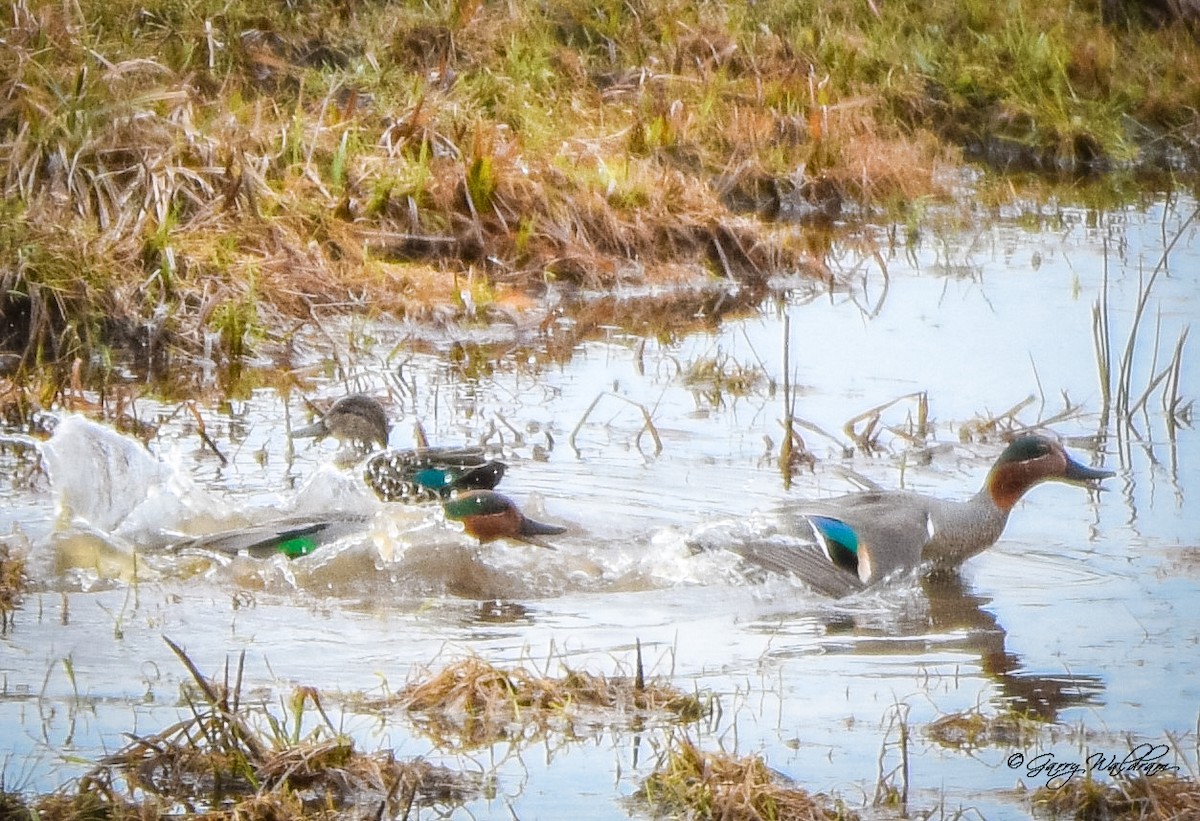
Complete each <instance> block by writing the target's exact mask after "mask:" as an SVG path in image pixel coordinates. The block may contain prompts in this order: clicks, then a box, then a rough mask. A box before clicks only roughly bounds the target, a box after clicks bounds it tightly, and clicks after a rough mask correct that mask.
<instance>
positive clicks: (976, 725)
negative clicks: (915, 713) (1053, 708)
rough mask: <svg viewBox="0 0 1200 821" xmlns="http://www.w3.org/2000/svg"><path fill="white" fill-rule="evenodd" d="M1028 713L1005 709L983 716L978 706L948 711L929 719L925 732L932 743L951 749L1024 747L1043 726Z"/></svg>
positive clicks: (1035, 736)
mask: <svg viewBox="0 0 1200 821" xmlns="http://www.w3.org/2000/svg"><path fill="white" fill-rule="evenodd" d="M1046 726H1047V725H1046V723H1045V722H1043V721H1039V720H1038V719H1036V718H1033V717H1031V716H1028V715H1025V714H1022V713H1015V712H1006V713H999V714H997V715H994V716H988V715H984V714H983V712H982V711H980V710H978V709H972V710H964V711H963V712H959V713H950V714H949V715H944V716H941V717H939V718H937V719H935V720H933V721H931V722H930V723H929V724H928V726H926V728H925V733H926V735H928V736H929V737H930V738H931V739H933V740H934V741H935V742H936V743H938V744H940V745H941V746H943V747H947V748H950V749H954V750H976V749H979V748H980V747H1028V746H1029V745H1030V744H1031V743H1032V742H1033V741H1034V740H1036V739H1037V738H1038V737H1039V736H1040V735H1041V733H1042V732H1043V731H1044V730H1045V729H1046Z"/></svg>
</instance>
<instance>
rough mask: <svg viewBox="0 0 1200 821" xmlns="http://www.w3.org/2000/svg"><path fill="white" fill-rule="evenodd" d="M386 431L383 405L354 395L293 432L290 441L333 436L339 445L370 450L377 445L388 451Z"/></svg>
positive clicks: (385, 414) (386, 424)
mask: <svg viewBox="0 0 1200 821" xmlns="http://www.w3.org/2000/svg"><path fill="white" fill-rule="evenodd" d="M389 431H390V428H389V426H388V420H387V412H386V411H384V409H383V405H381V404H379V401H378V400H376V399H373V398H372V397H370V396H366V395H365V394H361V393H355V394H351V395H350V396H343V397H342V398H341V399H339V400H338V401H336V402H334V403H333V405H332V406H331V407H330V408H329V410H328V411H326V412H325V415H324V416H322V417H321V418H320V419H318V420H317V421H316V422H313V423H312V424H311V425H308V426H306V427H303V428H298V429H296V430H294V431H292V438H293V439H303V438H305V437H308V436H315V437H317V438H318V439H319V438H322V437H325V436H332V437H334V438H335V439H337V440H338V441H339V442H349V443H351V444H355V445H359V446H362V447H363V448H364V449H367V450H369V449H370V447H371V445H373V444H374V443H376V442H378V443H379V445H380V447H387V441H388V433H389Z"/></svg>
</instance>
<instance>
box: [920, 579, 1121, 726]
mask: <svg viewBox="0 0 1200 821" xmlns="http://www.w3.org/2000/svg"><path fill="white" fill-rule="evenodd" d="M921 589H922V590H923V591H924V593H925V596H926V598H927V599H928V601H929V626H930V627H932V628H933V629H934V630H935V631H936V632H951V631H965V633H966V635H965V637H964V642H963V643H964V646H965V648H966V649H968V650H970V651H971V652H973V653H976V654H978V656H979V660H980V665H981V668H982V670H983V673H984V674H985V675H986V676H987V677H988V678H990V679H992V680H993V681H995V682H996V684H997V686H998V687H999V689H1000V694H999V699H998V700H999V701H1001V702H1003V707H1006V708H1008V709H1011V710H1014V711H1016V712H1018V713H1028V714H1031V715H1033V716H1036V717H1037V718H1039V719H1042V720H1044V721H1055V720H1057V718H1058V714H1059V712H1060V711H1062V710H1064V709H1066V708H1068V707H1078V706H1082V705H1085V704H1086V705H1098V704H1099V703H1100V702H1099V695H1100V694H1101V693H1102V692H1103V691H1104V682H1103V679H1101V678H1100V677H1099V676H1095V675H1089V674H1069V675H1042V674H1038V673H1031V672H1022V666H1023V665H1022V662H1021V659H1020V657H1018V656H1016V655H1014V654H1013V653H1010V652H1008V650H1007V649H1006V648H1005V643H1004V642H1005V637H1006V636H1007V633H1006V632H1005V630H1004V628H1003V627H1002V626H1001V625H1000V623H999V622H997V621H996V617H995V616H993V615H992V614H991V613H990V612H988V611H987V610H986V609H985V605H987V604H988V603H989V602H990V599H986V598H982V597H980V596H976V595H974V594H973V593H971V592H970V591H969V590H967V587H966V585H965V584H964V582H963V580H962V577H961V576H960V575H959V574H958V573H957V572H946V573H934V574H931V575H929V576H926V577H925V578H923V579H922V580H921Z"/></svg>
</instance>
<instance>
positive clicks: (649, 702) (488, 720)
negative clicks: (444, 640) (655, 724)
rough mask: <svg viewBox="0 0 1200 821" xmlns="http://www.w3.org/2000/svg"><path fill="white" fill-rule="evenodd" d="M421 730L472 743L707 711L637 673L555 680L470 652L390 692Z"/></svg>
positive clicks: (453, 742)
mask: <svg viewBox="0 0 1200 821" xmlns="http://www.w3.org/2000/svg"><path fill="white" fill-rule="evenodd" d="M397 701H398V702H399V703H401V704H403V705H404V706H405V707H406V708H407V709H408V710H409V712H410V713H411V714H412V715H413V718H414V720H415V722H416V723H417V725H418V726H419V727H420V728H421V729H422V731H423V732H424V733H425V734H426V735H427V736H429V737H430V738H431V739H433V740H434V741H435V742H436V743H438V744H439V745H441V746H444V747H448V748H465V749H469V748H474V747H480V746H486V745H489V744H493V743H495V742H497V741H500V740H502V739H512V738H522V737H527V736H531V735H540V734H544V733H546V732H549V731H552V730H558V731H563V732H568V733H569V732H571V731H572V730H573V729H574V726H575V724H576V722H584V723H588V722H591V723H595V724H601V725H604V726H611V725H613V724H614V723H631V722H644V721H646V720H647V719H650V718H653V717H654V716H656V715H657V716H660V717H666V718H667V720H669V721H672V722H690V721H695V720H697V719H699V718H701V717H702V716H704V715H706V714H707V713H708V710H709V704H708V702H707V700H706V699H705V698H704V697H702V696H701V695H699V694H687V693H684V692H681V691H680V690H677V689H676V688H674V687H671V686H670V685H668V684H665V683H659V682H654V681H644V680H643V679H642V678H641V677H640V676H637V675H634V676H601V675H595V674H592V673H587V672H582V671H576V670H566V672H565V675H563V676H562V677H561V678H550V677H547V676H542V675H539V674H537V673H535V672H532V671H530V670H528V669H526V668H524V667H516V668H512V669H503V668H499V667H496V666H494V665H492V664H490V663H488V662H486V661H484V660H483V659H480V658H477V657H474V656H470V657H467V658H465V659H462V660H460V661H457V662H453V663H451V664H449V665H447V666H445V667H443V668H441V669H439V670H437V671H436V672H428V671H427V672H426V673H425V674H424V676H422V677H419V678H417V679H416V680H414V681H412V682H411V683H410V684H409V685H408V686H407V687H405V688H404V690H403V691H402V692H401V693H400V694H399V695H398V697H397Z"/></svg>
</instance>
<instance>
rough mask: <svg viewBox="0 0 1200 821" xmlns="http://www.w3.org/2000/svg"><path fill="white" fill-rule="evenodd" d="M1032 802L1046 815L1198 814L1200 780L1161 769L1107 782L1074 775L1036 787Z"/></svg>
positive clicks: (1161, 819) (1145, 820) (1152, 819)
mask: <svg viewBox="0 0 1200 821" xmlns="http://www.w3.org/2000/svg"><path fill="white" fill-rule="evenodd" d="M1031 803H1032V805H1033V810H1034V812H1035V813H1037V814H1038V815H1040V816H1043V817H1049V818H1074V819H1080V820H1081V821H1085V820H1086V819H1101V818H1102V819H1111V821H1122V819H1129V820H1130V821H1133V819H1138V821H1175V819H1183V818H1196V817H1197V816H1198V815H1200V783H1197V782H1196V781H1195V780H1194V779H1190V778H1181V777H1178V776H1176V775H1171V774H1163V773H1160V774H1157V775H1139V776H1137V777H1135V778H1118V779H1116V780H1115V781H1113V782H1112V783H1109V784H1103V783H1101V782H1099V781H1097V780H1095V779H1093V778H1076V779H1072V780H1071V781H1068V782H1067V783H1066V784H1062V785H1059V786H1055V787H1053V788H1051V787H1039V788H1038V789H1037V790H1036V791H1035V792H1034V793H1033V797H1032V799H1031Z"/></svg>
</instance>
